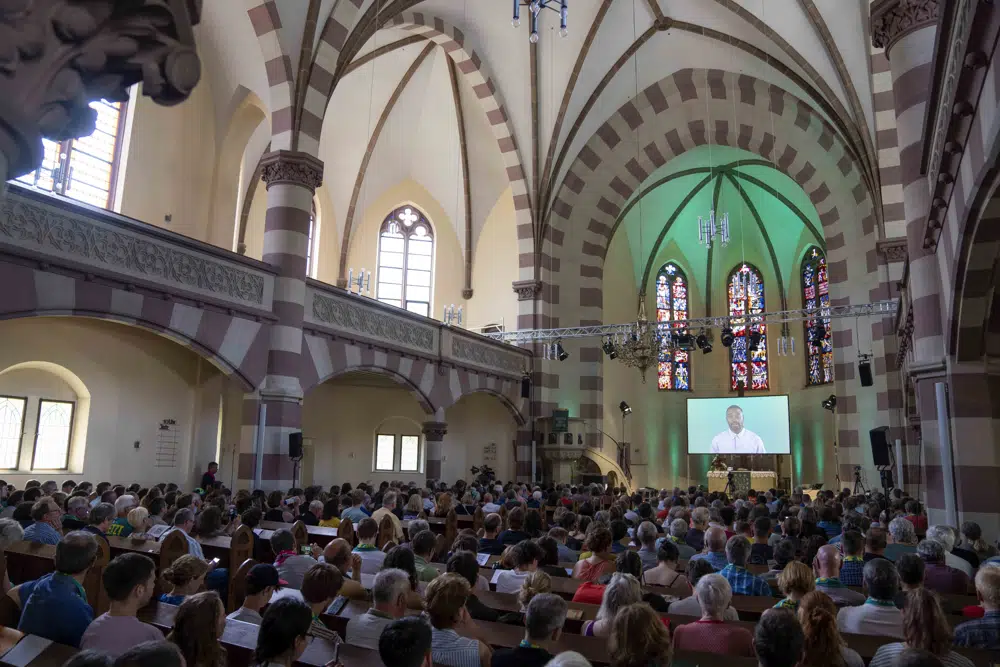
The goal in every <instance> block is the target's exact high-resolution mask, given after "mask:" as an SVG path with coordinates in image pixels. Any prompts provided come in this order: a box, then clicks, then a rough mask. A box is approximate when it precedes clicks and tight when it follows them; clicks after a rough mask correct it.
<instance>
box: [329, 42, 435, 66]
mask: <svg viewBox="0 0 1000 667" xmlns="http://www.w3.org/2000/svg"><path fill="white" fill-rule="evenodd" d="M426 39H427V37H425V36H424V35H410V36H409V37H404V38H403V39H397V40H396V41H395V42H390V43H388V44H385V45H383V46H380V47H378V48H377V49H372V50H371V51H369V52H368V53H366V54H365V55H363V56H360V57H359V58H358V59H357V60H355V61H353V62H351V64H349V65H348V66H347V67H345V68H344V76H347V75H348V74H350V73H351V72H353V71H354V70H356V69H357V68H359V67H361V66H362V65H366V64H368V63H369V62H371V61H372V60H375V59H376V58H378V57H379V56H384V55H386V54H388V53H392V52H393V51H396V50H397V49H401V48H403V47H405V46H409V45H410V44H416V43H417V42H423V41H425V40H426Z"/></svg>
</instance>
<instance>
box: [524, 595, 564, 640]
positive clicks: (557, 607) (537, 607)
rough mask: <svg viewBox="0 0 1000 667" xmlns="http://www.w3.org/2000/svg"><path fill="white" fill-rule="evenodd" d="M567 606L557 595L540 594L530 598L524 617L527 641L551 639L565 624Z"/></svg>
mask: <svg viewBox="0 0 1000 667" xmlns="http://www.w3.org/2000/svg"><path fill="white" fill-rule="evenodd" d="M568 610H569V605H568V604H566V600H563V599H562V598H561V597H559V596H558V595H553V594H552V593H541V594H539V595H536V596H535V597H533V598H531V602H529V603H528V609H527V611H526V612H525V615H524V627H525V629H526V630H527V631H528V639H533V640H536V641H541V640H545V639H551V638H552V635H553V633H555V631H556V630H559V629H560V628H562V626H563V623H565V622H566V612H567V611H568Z"/></svg>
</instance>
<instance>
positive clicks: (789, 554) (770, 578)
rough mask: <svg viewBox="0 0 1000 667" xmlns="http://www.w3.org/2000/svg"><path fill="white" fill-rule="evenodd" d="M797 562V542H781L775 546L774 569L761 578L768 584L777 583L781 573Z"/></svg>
mask: <svg viewBox="0 0 1000 667" xmlns="http://www.w3.org/2000/svg"><path fill="white" fill-rule="evenodd" d="M794 560H795V542H794V541H793V540H781V541H780V542H778V543H777V544H775V545H774V567H772V568H771V569H770V570H768V571H767V572H765V573H764V574H762V575H760V578H761V579H763V580H764V581H766V582H767V583H768V585H770V584H772V583H776V582H777V581H778V576H779V575H780V574H781V571H782V570H784V569H785V567H787V566H788V564H789V563H791V562H792V561H794Z"/></svg>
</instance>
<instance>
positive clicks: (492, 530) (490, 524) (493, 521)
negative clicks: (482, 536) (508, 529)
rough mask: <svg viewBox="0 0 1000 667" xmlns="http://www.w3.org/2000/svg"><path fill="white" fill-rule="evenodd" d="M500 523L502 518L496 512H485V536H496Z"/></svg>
mask: <svg viewBox="0 0 1000 667" xmlns="http://www.w3.org/2000/svg"><path fill="white" fill-rule="evenodd" d="M502 525H503V519H502V518H500V515H499V514H496V513H492V514H487V515H486V518H485V519H483V530H484V531H486V536H487V537H496V536H497V533H498V532H499V530H500V527H501V526H502Z"/></svg>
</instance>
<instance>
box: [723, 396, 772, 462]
mask: <svg viewBox="0 0 1000 667" xmlns="http://www.w3.org/2000/svg"><path fill="white" fill-rule="evenodd" d="M726 423H727V424H729V428H728V429H726V430H725V431H723V432H722V433H720V434H718V435H717V436H715V437H714V438H712V453H713V454H766V452H765V451H764V441H763V440H761V439H760V436H759V435H757V434H756V433H754V432H753V431H751V430H748V429H745V428H743V408H741V407H740V406H738V405H730V406H729V407H728V408H726Z"/></svg>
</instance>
